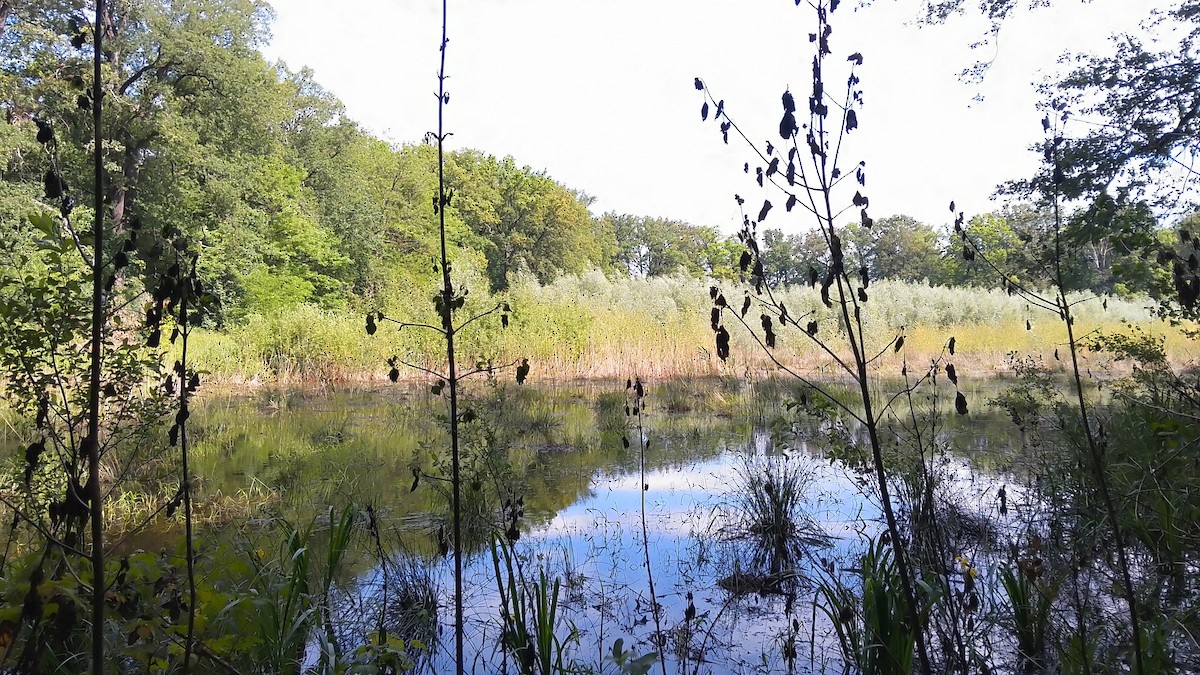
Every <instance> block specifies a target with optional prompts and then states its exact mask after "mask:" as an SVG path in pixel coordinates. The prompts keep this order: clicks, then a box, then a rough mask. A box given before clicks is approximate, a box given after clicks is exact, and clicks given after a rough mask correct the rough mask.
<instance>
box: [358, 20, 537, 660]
mask: <svg viewBox="0 0 1200 675" xmlns="http://www.w3.org/2000/svg"><path fill="white" fill-rule="evenodd" d="M448 5H449V2H448V0H443V2H442V39H441V43H440V45H439V46H438V51H439V53H440V65H439V67H438V127H437V131H436V132H434V133H430V134H429V135H428V138H429V139H430V140H431V141H432V142H433V143H435V144H436V146H437V164H438V186H437V194H436V195H434V199H433V212H434V214H435V215H436V216H437V218H438V234H439V244H440V253H441V255H440V258H439V259H437V260H434V261H433V267H434V269H435V271H436V272H438V273H439V274H440V276H441V281H442V283H441V291H440V292H438V293H437V294H436V295H435V296H434V298H433V305H434V311H435V314H436V316H437V317H438V323H437V324H436V325H435V324H428V323H413V322H406V321H399V320H396V319H391V318H389V317H388V316H386V315H385V314H384V313H383V312H381V311H379V312H373V313H370V314H367V317H366V330H367V333H368V334H371V335H373V334H374V333H375V332H376V330H377V329H378V326H379V322H385V321H387V322H391V323H393V324H395V325H396V326H397V329H398V330H400V329H404V328H419V329H423V330H429V331H432V332H434V333H436V334H439V335H441V336H442V338H443V339H444V340H445V343H446V352H445V357H446V361H445V363H446V370H445V371H444V372H442V371H438V370H434V369H431V368H425V367H423V366H420V365H417V364H414V363H409V362H407V361H404V360H402V359H400V358H399V357H396V356H393V357H392V358H391V359H390V360H389V362H388V365H389V366H391V370H390V371H389V373H388V377H389V378H390V379H391V380H392V381H393V382H395V381H397V380H398V379H399V378H400V370H399V367H400V366H401V365H403V366H406V367H409V368H412V369H414V370H417V371H420V372H423V373H426V374H427V375H430V376H432V377H433V378H435V380H436V381H435V383H434V384H433V385H432V386H431V387H430V392H431V393H433V394H434V395H436V396H445V398H446V401H447V405H448V408H449V415H448V416H447V419H446V423H447V426H448V427H449V430H450V467H449V468H450V477H449V481H450V487H451V505H450V509H451V517H452V520H453V523H452V532H451V540H450V544H451V545H452V547H453V555H454V653H455V664H456V668H457V672H458V673H460V674H461V673H464V672H465V660H464V659H465V656H464V654H463V631H464V625H463V535H462V525H463V500H462V457H461V449H460V425H462V424H464V423H469V422H470V421H472V420H474V419H475V417H476V413H475V411H473V410H471V409H470V408H467V409H465V410H461V411H460V410H459V406H460V391H459V387H460V386H461V384H462V382H463V380H465V379H466V378H468V377H471V376H473V375H479V374H487V375H492V374H494V373H495V372H496V371H497V370H502V369H507V368H515V371H516V378H517V382H518V383H523V382H524V381H525V378H526V377H528V375H529V361H528V360H527V359H522V360H521V361H520V363H516V362H513V363H510V364H507V365H502V366H497V365H493V364H492V363H491V362H485V361H480V362H478V363H477V364H476V365H475V367H474V368H472V369H468V370H465V371H462V370H460V364H459V362H458V358H459V354H458V352H457V350H456V347H455V339H456V337H458V335H459V334H460V333H461V332H462V331H463V330H465V329H466V328H467V327H468V326H470V325H471V324H473V323H475V322H477V321H479V320H481V319H484V318H486V317H488V316H491V315H493V314H499V316H500V321H501V324H502V325H503V326H504V327H507V326H508V321H509V318H508V317H509V311H510V310H509V306H508V303H506V302H501V303H498V304H496V305H495V306H494V307H492V308H490V309H488V310H485V311H483V312H480V313H478V314H474V315H472V316H471V317H469V318H467V319H465V320H461V321H456V316H457V313H458V312H459V310H462V309H463V308H464V306H465V305H466V301H467V295H468V293H469V292H470V291H469V290H468V289H467V288H463V287H460V286H456V285H455V283H454V281H453V278H452V276H451V269H452V267H451V262H450V256H449V248H448V246H447V240H446V209H448V208H451V207H452V202H453V197H454V194H453V192H451V191H450V190H448V189H447V186H446V172H445V168H446V159H445V141H446V138H447V136H449V133H448V132H446V130H445V124H444V112H445V107H446V105H448V104H449V102H450V94H449V92H448V91H447V90H446V80H447V78H448V76H447V75H446V48H447V46H448V44H449V40H448V39H447V37H446V34H447V33H446V31H447V10H448ZM420 478H421V473H420V470H419V469H416V468H414V469H413V486H412V489H413V490H416V489H417V487H418V485H419V483H420Z"/></svg>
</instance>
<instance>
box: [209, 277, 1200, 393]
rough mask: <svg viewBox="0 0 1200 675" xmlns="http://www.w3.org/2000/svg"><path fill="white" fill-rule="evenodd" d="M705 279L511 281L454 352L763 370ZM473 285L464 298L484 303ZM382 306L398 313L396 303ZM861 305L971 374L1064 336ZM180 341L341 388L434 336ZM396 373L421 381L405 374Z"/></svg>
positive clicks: (307, 322) (894, 304)
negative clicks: (950, 347) (720, 351)
mask: <svg viewBox="0 0 1200 675" xmlns="http://www.w3.org/2000/svg"><path fill="white" fill-rule="evenodd" d="M708 286H709V282H707V281H705V280H701V279H691V278H680V277H654V278H650V279H628V278H619V279H609V278H607V277H605V276H604V275H603V274H600V273H599V272H592V273H587V274H583V275H577V276H566V277H561V278H559V279H557V280H556V281H554V282H552V283H550V284H547V285H544V286H543V285H538V284H537V283H535V282H532V281H530V280H521V281H518V282H517V283H516V284H514V286H513V287H512V289H511V290H510V291H509V295H508V296H505V297H506V298H507V301H508V302H510V303H511V305H512V306H513V307H514V308H516V309H515V311H514V313H513V315H512V319H511V323H510V325H509V328H508V329H507V330H500V329H499V328H496V329H495V330H493V329H492V328H490V327H489V328H481V329H480V330H468V331H466V332H465V333H464V335H463V341H462V353H463V354H464V355H468V357H469V359H470V360H475V359H479V360H481V361H482V362H483V363H486V362H487V361H488V360H491V361H492V362H493V363H507V362H508V361H510V360H511V359H512V358H515V357H519V358H529V360H530V363H532V364H535V368H534V370H533V371H532V373H531V379H542V380H558V381H562V380H570V379H580V378H583V379H622V378H623V377H624V376H625V375H626V374H627V373H631V372H637V373H639V374H641V375H642V377H644V378H649V379H654V380H657V381H663V380H667V379H682V378H711V377H724V378H745V377H747V376H756V375H759V374H762V373H767V372H771V371H773V370H774V368H773V367H772V366H771V365H770V364H769V362H768V361H767V359H766V357H765V356H764V355H763V354H762V353H761V351H760V350H759V349H758V348H757V345H755V344H754V343H753V342H752V341H751V339H750V337H749V336H747V335H742V334H738V335H735V336H734V338H733V345H732V349H731V358H730V360H729V362H728V363H727V364H722V363H721V362H720V361H719V360H718V359H717V358H716V355H715V354H714V348H713V344H712V331H711V330H710V327H709V325H708V312H707V304H706V303H705V302H704V299H705V298H706V297H707V292H708ZM480 295H481V296H483V295H486V293H480ZM474 296H475V294H474V293H473V294H472V296H471V297H472V302H479V303H484V304H486V303H487V302H490V301H492V299H489V298H484V297H480V298H478V299H476V298H475V297H474ZM496 299H499V296H497V298H496ZM780 299H781V300H782V301H785V302H786V303H787V306H788V307H789V308H794V309H793V312H794V314H795V316H798V317H799V316H808V317H810V318H813V319H815V320H817V321H818V322H819V324H820V326H821V330H822V331H823V333H825V332H828V333H832V331H837V330H840V328H839V325H840V320H839V319H838V318H837V317H836V316H834V315H833V314H832V312H831V311H830V310H829V309H827V308H825V307H824V306H823V305H822V304H821V301H820V298H819V294H818V293H817V292H816V291H814V290H813V289H810V288H808V287H807V286H799V287H787V288H785V289H783V290H782V291H781V293H780ZM416 300H422V299H421V298H417V299H414V301H416ZM384 309H385V311H389V315H390V314H391V313H395V314H396V315H397V316H401V317H403V316H404V308H402V307H399V306H397V307H395V308H391V309H394V310H395V311H394V312H391V311H390V310H389V308H384ZM1073 312H1075V314H1076V320H1077V326H1078V328H1077V331H1078V333H1079V334H1087V333H1090V332H1092V331H1096V330H1101V331H1104V332H1108V333H1113V332H1117V333H1121V332H1128V331H1129V330H1130V328H1129V326H1128V325H1126V324H1132V325H1142V326H1146V327H1147V328H1148V330H1152V331H1153V332H1155V333H1156V334H1159V335H1161V336H1163V337H1164V338H1165V339H1166V345H1167V352H1168V354H1170V355H1171V356H1172V358H1173V359H1175V360H1177V361H1180V360H1187V359H1188V358H1190V357H1191V356H1192V350H1193V349H1194V345H1192V343H1191V341H1190V340H1188V339H1187V338H1186V337H1185V336H1184V335H1183V333H1181V332H1179V331H1177V330H1175V329H1169V328H1163V327H1161V326H1159V325H1157V324H1155V325H1151V324H1153V322H1154V317H1153V315H1152V313H1151V311H1150V309H1149V308H1148V306H1147V304H1146V303H1144V302H1141V303H1139V302H1133V301H1128V300H1122V299H1118V298H1109V299H1108V302H1107V308H1104V307H1103V306H1102V305H1101V303H1100V302H1099V301H1092V302H1084V303H1081V304H1079V305H1077V306H1075V307H1074V308H1073ZM863 316H864V328H865V330H866V332H867V334H868V338H869V339H868V341H873V340H875V338H878V342H880V343H886V342H887V340H888V339H890V338H891V337H893V336H894V334H895V332H896V331H897V330H898V329H899V328H900V327H902V326H903V327H904V329H905V334H906V353H907V354H908V356H909V360H910V362H912V363H921V362H924V361H927V360H929V359H931V358H934V357H936V356H938V355H939V354H941V353H942V349H943V348H944V346H945V342H946V335H955V336H956V337H957V342H958V350H959V353H960V354H961V356H960V357H959V360H960V361H961V362H964V363H966V362H968V361H969V362H970V363H971V368H972V373H974V374H984V373H997V372H1008V363H1007V359H1008V354H1009V353H1010V352H1014V351H1016V352H1021V353H1041V354H1043V355H1044V356H1046V357H1047V358H1050V357H1051V354H1052V353H1053V351H1054V349H1055V348H1056V347H1059V346H1061V345H1062V344H1063V343H1065V342H1066V332H1065V328H1063V327H1062V326H1061V325H1058V324H1059V323H1060V322H1055V321H1052V320H1050V319H1047V318H1046V317H1045V316H1042V315H1039V314H1037V313H1036V312H1034V311H1033V310H1031V309H1030V308H1029V307H1028V306H1027V304H1026V303H1025V302H1024V301H1022V300H1021V299H1020V298H1018V297H1015V296H1009V295H1007V294H1006V293H1004V292H1002V291H999V290H989V289H979V288H946V287H929V286H925V285H922V284H915V283H906V282H897V281H886V280H884V281H878V282H875V283H873V284H872V295H871V303H870V305H869V306H868V307H867V308H865V311H864V315H863ZM1027 321H1028V322H1029V323H1028V328H1027V324H1026V322H1027ZM192 341H193V342H192V345H191V346H190V347H189V349H190V352H189V359H190V360H192V361H193V362H194V363H195V364H196V366H197V368H198V369H199V370H201V371H207V372H209V373H211V374H212V376H213V377H215V378H216V379H218V380H221V381H223V382H226V383H230V384H251V385H261V384H263V383H267V382H278V383H295V384H298V383H322V384H328V385H334V386H352V385H354V384H355V383H361V382H365V381H372V380H374V381H379V380H382V379H383V378H384V377H385V375H386V373H387V368H385V367H384V364H385V363H386V361H387V359H388V358H389V357H391V356H393V355H396V354H400V355H402V356H404V357H405V358H406V360H408V361H409V362H412V363H416V364H418V365H429V366H432V365H434V364H435V363H436V362H437V359H438V354H439V351H438V349H439V345H438V344H436V343H434V342H431V341H430V340H429V339H428V336H424V335H422V334H421V332H420V331H412V330H410V331H399V332H391V333H389V334H388V338H387V339H386V340H371V339H369V338H368V336H367V335H366V334H365V333H364V331H363V319H362V316H360V315H359V314H358V313H350V312H343V311H333V310H325V309H319V308H316V307H312V306H307V305H299V306H295V307H291V308H288V309H286V310H282V311H279V312H275V313H273V314H269V315H259V314H256V315H251V316H249V317H247V318H246V319H245V320H244V321H243V322H242V323H240V324H239V325H236V326H232V327H230V328H228V329H226V330H224V331H222V332H212V331H196V333H195V335H194V336H193V338H192ZM776 351H777V353H778V354H779V355H780V356H781V357H786V359H785V360H786V361H787V362H788V363H791V364H795V367H796V368H798V369H800V370H802V371H804V372H806V373H809V374H819V373H820V372H821V371H822V368H824V367H827V365H828V359H827V357H824V356H823V355H822V354H821V353H820V352H818V351H817V350H816V349H815V348H814V347H813V346H812V344H811V342H810V341H808V340H804V339H800V336H789V335H781V339H780V343H779V346H778V348H777V350H776ZM883 367H884V368H885V369H886V368H891V369H892V370H895V371H896V372H891V371H889V370H881V371H879V372H880V374H881V375H896V374H898V371H899V362H895V363H893V362H891V361H888V362H887V365H885V366H883ZM401 376H402V377H407V378H418V379H421V378H423V375H421V374H420V373H419V372H415V371H413V372H407V371H406V372H402V373H401ZM680 402H681V403H682V402H683V400H682V399H680Z"/></svg>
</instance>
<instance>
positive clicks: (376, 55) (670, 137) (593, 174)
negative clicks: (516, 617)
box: [264, 0, 1157, 232]
mask: <svg viewBox="0 0 1200 675" xmlns="http://www.w3.org/2000/svg"><path fill="white" fill-rule="evenodd" d="M270 1H271V4H272V5H273V6H274V7H275V10H276V12H277V20H276V22H275V24H274V27H273V34H274V38H273V41H272V43H271V44H270V46H269V47H268V48H266V49H265V50H264V51H265V53H266V55H267V57H268V58H270V59H277V58H278V59H283V60H284V61H286V62H287V64H288V65H289V66H290V67H291V68H293V69H299V68H300V67H302V66H308V67H311V68H313V70H314V71H315V73H316V79H317V81H318V82H320V83H321V84H322V85H323V86H324V87H325V88H326V89H329V90H330V91H332V92H333V93H334V94H336V95H337V96H338V97H339V98H340V99H341V100H342V101H343V102H344V103H345V104H346V107H347V110H348V113H349V115H350V117H351V118H353V119H355V120H357V121H359V122H360V123H362V124H363V125H364V126H365V127H366V128H367V129H369V130H371V131H372V132H374V133H377V134H379V135H380V136H382V137H383V138H385V139H388V140H390V141H395V142H414V141H418V140H420V139H421V138H422V137H423V136H424V134H425V132H427V131H430V130H433V129H435V128H436V123H437V109H436V104H437V100H436V96H435V95H434V93H433V92H434V91H436V87H437V81H436V74H437V59H438V52H437V46H438V40H439V39H440V30H441V27H440V7H441V5H440V2H439V1H438V0H390V1H389V0H337V1H336V2H330V0H270ZM968 2H973V0H968ZM855 4H856V3H855V0H846V1H844V2H843V3H842V7H840V8H839V9H838V11H837V12H836V13H835V14H834V16H833V24H834V33H833V37H832V47H833V50H834V57H833V59H832V61H831V63H833V64H838V65H840V64H841V63H842V62H843V60H844V57H845V56H846V55H849V54H850V53H853V52H856V51H857V52H861V53H862V54H863V56H864V58H865V62H864V65H863V66H862V68H861V69H860V70H859V74H860V76H861V78H862V87H863V90H864V97H865V107H864V108H863V110H862V112H861V113H860V115H859V124H860V128H859V130H858V131H857V132H855V133H854V135H853V136H852V137H851V138H852V140H853V141H854V143H855V144H854V145H853V146H852V147H851V148H849V149H850V151H851V152H850V155H849V156H851V157H854V158H855V161H857V159H863V160H865V161H866V162H867V172H868V173H867V187H866V190H864V194H866V195H868V196H869V197H870V199H871V214H872V215H873V216H875V217H876V218H878V217H881V216H887V215H891V214H896V213H905V214H909V215H912V216H914V217H917V218H918V219H921V220H924V221H925V222H928V223H930V224H933V225H941V224H943V223H945V222H946V221H947V220H948V217H949V211H948V209H947V205H948V204H949V202H950V200H951V199H954V200H956V201H957V203H958V206H959V208H960V209H964V210H965V211H966V212H967V213H968V216H970V215H971V214H973V213H979V212H983V211H987V210H990V209H992V208H995V207H996V206H997V204H996V203H994V202H990V201H989V197H990V195H991V193H992V192H993V190H994V188H995V186H996V185H997V184H998V183H1000V182H1002V181H1004V180H1007V179H1012V178H1018V177H1024V176H1026V175H1029V174H1030V173H1031V172H1032V170H1033V169H1034V167H1035V166H1036V162H1037V156H1036V155H1035V154H1034V153H1032V152H1030V151H1029V150H1028V147H1029V145H1030V144H1031V143H1033V142H1035V141H1036V140H1037V139H1038V138H1039V137H1040V135H1041V114H1040V113H1038V112H1037V111H1036V110H1035V108H1034V106H1035V103H1036V102H1037V97H1036V94H1035V92H1034V88H1033V83H1034V82H1035V81H1039V80H1040V79H1041V77H1042V72H1043V71H1042V70H1041V69H1046V68H1054V67H1055V61H1056V59H1057V57H1058V55H1059V54H1061V53H1062V52H1063V51H1064V50H1096V49H1103V48H1104V47H1105V44H1106V37H1107V36H1108V35H1109V34H1111V33H1113V32H1114V31H1132V30H1134V29H1135V28H1136V25H1137V23H1138V21H1140V20H1141V19H1143V18H1145V17H1146V16H1148V14H1149V10H1150V7H1151V6H1153V5H1155V4H1157V3H1155V2H1154V1H1153V0H1092V2H1089V3H1081V2H1074V1H1072V0H1059V1H1058V3H1057V5H1058V6H1056V7H1054V8H1053V9H1049V10H1047V9H1042V10H1037V11H1034V12H1024V11H1023V12H1020V13H1018V14H1017V15H1015V16H1014V17H1012V18H1011V19H1010V20H1009V22H1008V23H1007V24H1006V25H1005V27H1004V29H1003V31H1002V33H1001V35H1000V39H999V41H998V43H997V44H998V48H989V50H988V51H985V52H983V54H982V55H983V56H984V57H988V56H993V55H994V56H995V60H994V63H993V65H992V67H991V69H990V70H989V72H988V74H987V77H986V79H985V80H984V82H983V83H982V84H981V85H975V84H964V83H962V82H960V81H959V79H958V77H957V75H958V73H959V72H960V71H961V70H962V69H963V68H966V67H967V66H969V65H971V64H972V63H973V62H974V61H975V60H976V59H978V58H980V56H981V55H980V53H978V52H972V51H971V50H970V49H969V48H968V45H969V44H970V43H971V42H973V41H975V40H976V39H978V38H979V37H981V36H982V34H983V31H984V29H985V28H986V25H985V24H984V23H983V22H981V21H980V20H978V19H966V18H961V17H960V18H956V19H954V20H952V21H951V22H949V23H948V24H947V25H944V26H937V27H926V28H917V27H915V26H913V25H911V23H912V20H913V19H915V18H916V5H917V3H916V2H915V0H894V1H893V0H875V4H874V5H873V6H870V7H867V8H865V9H860V10H857V11H855ZM449 21H450V24H449V37H450V44H449V49H448V51H447V60H448V63H447V67H448V73H449V75H450V80H449V81H448V85H447V89H448V91H449V92H450V105H449V106H448V107H447V110H446V114H447V130H449V131H452V132H453V133H454V136H453V137H452V138H451V139H450V142H451V144H452V145H454V146H456V147H463V146H467V147H473V148H478V149H480V150H483V151H486V152H489V153H492V154H495V155H498V156H503V155H512V156H513V157H514V158H515V159H516V161H517V162H518V163H519V164H527V165H530V166H532V167H533V168H535V169H545V170H547V171H548V172H549V174H550V175H551V176H552V177H553V178H555V179H556V180H558V181H559V182H561V183H563V184H565V185H567V186H568V187H572V188H577V189H582V190H585V191H586V192H588V193H589V194H592V195H594V196H596V197H597V198H598V199H597V202H596V204H595V205H594V206H593V211H595V212H596V213H600V212H603V211H608V210H615V211H618V212H625V213H633V214H636V215H654V216H665V217H671V218H677V219H681V220H686V221H688V222H691V223H693V224H696V225H713V226H717V227H720V228H721V229H722V230H724V231H726V232H731V231H733V230H734V229H735V228H736V225H737V224H738V223H739V222H740V220H741V218H740V216H739V215H738V210H737V206H736V204H735V203H734V200H733V195H734V193H740V194H741V195H742V196H743V197H746V199H747V202H748V203H747V208H748V209H752V212H751V215H752V216H753V215H754V212H755V211H757V208H758V205H760V204H761V200H762V198H763V193H762V192H761V191H760V189H759V188H758V186H757V185H756V184H755V182H754V180H753V176H752V175H751V176H746V175H744V174H743V173H742V164H743V162H745V161H749V160H750V159H751V155H750V151H749V149H748V148H747V147H746V146H745V145H744V144H740V143H739V142H738V141H737V140H736V139H735V138H734V137H732V136H731V138H730V144H729V145H728V146H726V145H724V144H722V142H721V138H720V134H719V132H718V129H717V127H716V124H715V123H714V122H713V121H712V117H711V116H710V117H709V121H708V122H706V123H702V122H701V121H700V114H699V109H700V104H701V100H702V99H701V95H700V92H697V91H696V90H695V89H694V87H693V84H692V80H693V78H694V77H696V76H699V77H701V78H703V79H704V80H705V82H706V83H707V84H708V85H709V87H710V89H712V91H713V92H714V94H715V95H716V96H717V97H718V98H724V99H725V102H726V103H725V106H726V111H727V112H728V113H729V114H730V116H731V117H733V119H734V120H735V121H736V122H737V123H738V124H739V125H740V126H741V127H742V128H743V129H744V130H747V131H748V132H749V135H750V137H751V138H752V139H754V140H756V141H758V142H760V143H761V142H762V141H765V140H768V139H770V140H772V141H773V142H778V140H779V136H778V133H777V128H778V122H779V116H780V114H781V107H780V102H779V100H780V95H781V94H782V93H783V90H784V89H785V88H786V87H788V86H789V85H790V86H791V88H792V91H793V93H794V94H796V99H797V102H798V103H799V104H800V105H801V106H803V105H804V100H805V99H806V98H807V92H808V89H809V86H810V85H809V72H810V62H811V58H812V53H811V51H810V45H809V43H808V39H807V35H808V33H809V32H810V31H811V30H812V29H813V28H812V27H813V25H814V24H815V17H814V15H813V12H812V10H811V9H809V8H808V6H807V3H803V5H802V6H800V7H797V6H795V3H794V2H793V0H757V1H754V2H750V1H747V0H742V1H741V2H732V1H730V0H589V1H584V0H458V1H455V0H452V2H451V4H450V16H449ZM827 81H828V82H839V81H840V82H844V75H839V76H838V77H830V78H827ZM827 86H828V85H827ZM977 95H978V96H981V97H982V100H981V101H976V100H975V98H976V96H977ZM854 163H855V162H853V161H852V162H846V163H844V166H847V167H850V168H852V167H853V165H854ZM753 166H754V163H753V162H752V163H751V167H752V168H751V172H752V173H753ZM852 193H853V189H851V191H850V194H852ZM768 196H770V195H768ZM771 198H772V200H773V201H774V202H775V203H776V204H777V205H779V206H782V201H783V199H781V198H778V197H777V196H771ZM848 198H849V195H847V196H846V199H847V200H848ZM766 226H768V227H782V228H784V229H785V230H788V231H794V229H796V228H802V227H807V225H806V223H804V221H803V218H802V216H800V215H799V210H797V211H796V212H794V213H793V214H790V215H787V216H785V215H784V214H783V209H782V208H780V209H776V210H775V211H774V212H772V215H771V217H770V218H768V220H767V222H766Z"/></svg>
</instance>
